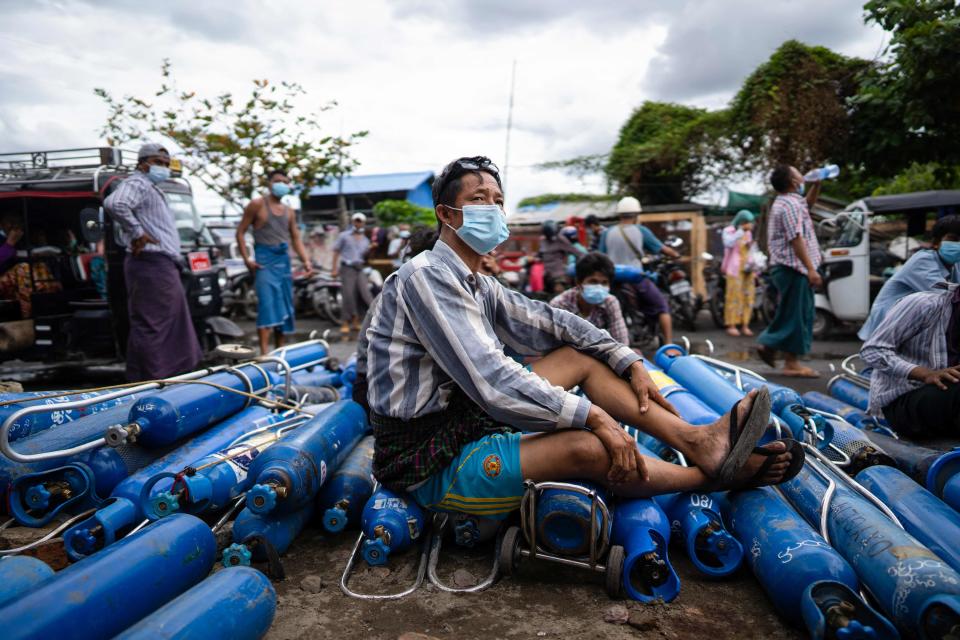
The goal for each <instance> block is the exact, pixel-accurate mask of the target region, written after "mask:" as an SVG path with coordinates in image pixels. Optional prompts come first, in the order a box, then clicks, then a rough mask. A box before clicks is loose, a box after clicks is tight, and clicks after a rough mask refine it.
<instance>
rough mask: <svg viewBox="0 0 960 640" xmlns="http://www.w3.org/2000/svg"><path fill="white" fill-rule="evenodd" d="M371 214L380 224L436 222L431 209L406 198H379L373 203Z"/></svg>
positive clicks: (424, 223)
mask: <svg viewBox="0 0 960 640" xmlns="http://www.w3.org/2000/svg"><path fill="white" fill-rule="evenodd" d="M373 215H374V217H376V219H377V222H379V223H380V224H381V225H382V226H390V225H394V224H400V223H403V222H405V223H407V224H410V225H427V226H431V225H434V224H436V222H437V218H436V216H435V215H434V213H433V209H429V208H427V207H421V206H418V205H415V204H413V203H412V202H410V201H408V200H381V201H380V202H378V203H377V204H375V205H373Z"/></svg>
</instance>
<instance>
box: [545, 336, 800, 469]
mask: <svg viewBox="0 0 960 640" xmlns="http://www.w3.org/2000/svg"><path fill="white" fill-rule="evenodd" d="M532 369H533V371H534V373H536V374H537V375H539V376H541V377H543V378H545V379H546V380H548V381H549V382H551V383H552V384H555V385H558V386H560V387H563V388H564V389H570V388H571V387H574V386H577V385H579V386H580V387H581V388H583V390H584V392H585V393H586V394H587V397H588V398H590V400H591V401H592V402H593V403H594V404H596V405H597V406H599V407H600V408H602V409H603V410H604V411H606V412H607V413H609V414H610V416H612V417H613V418H614V419H616V420H618V421H620V422H624V423H626V424H629V425H631V426H634V427H636V428H637V429H640V430H641V431H644V432H646V433H649V434H650V435H652V436H654V437H655V438H657V439H658V440H660V441H661V442H663V443H665V444H667V445H669V446H671V447H673V448H674V449H677V450H679V451H680V452H681V453H683V455H684V456H685V457H686V458H687V459H688V460H691V461H692V462H693V463H694V464H695V465H696V466H697V467H699V468H700V469H702V470H704V471H705V472H706V473H707V474H708V475H711V476H713V475H715V474H716V473H717V472H718V471H719V469H720V466H721V465H722V464H723V461H724V460H725V459H726V457H727V454H728V453H729V451H730V443H729V416H728V415H725V416H722V417H721V418H720V420H718V421H717V422H716V423H714V424H712V425H703V426H693V425H691V424H688V423H687V422H685V421H684V420H683V419H681V418H679V417H677V416H675V415H673V414H672V413H670V412H669V411H667V410H666V409H664V408H663V407H661V406H660V405H658V404H656V403H655V402H650V407H649V409H648V410H647V411H646V413H641V412H640V401H639V399H638V398H637V396H636V394H635V393H634V391H633V389H632V388H631V387H630V384H629V383H628V382H627V381H626V380H624V379H623V378H620V377H619V376H618V375H617V374H616V373H614V372H613V370H612V369H610V367H608V366H607V365H606V364H604V363H602V362H600V361H599V360H596V359H594V358H591V357H590V356H586V355H584V354H582V353H580V352H578V351H576V350H575V349H571V348H570V347H561V348H560V349H557V350H556V351H553V352H552V353H550V354H548V355H546V356H544V357H543V358H541V359H540V360H538V361H537V362H535V363H533V365H532ZM752 402H753V396H752V395H749V396H747V397H746V398H745V399H744V400H743V401H742V402H741V403H740V405H739V410H740V413H741V415H745V414H746V412H747V411H749V410H750V406H751V405H752ZM754 458H760V456H754ZM786 459H787V460H789V456H787V458H786Z"/></svg>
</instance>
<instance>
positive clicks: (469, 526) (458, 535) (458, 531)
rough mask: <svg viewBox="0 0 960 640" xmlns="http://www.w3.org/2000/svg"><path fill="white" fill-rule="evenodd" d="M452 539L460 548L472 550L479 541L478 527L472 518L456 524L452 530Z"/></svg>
mask: <svg viewBox="0 0 960 640" xmlns="http://www.w3.org/2000/svg"><path fill="white" fill-rule="evenodd" d="M453 539H454V541H455V542H456V543H457V544H458V545H460V546H461V547H468V548H473V546H474V545H475V544H477V540H479V539H480V526H479V525H478V524H477V521H476V520H474V519H473V518H467V519H464V520H461V521H460V522H458V523H457V526H455V527H454V528H453Z"/></svg>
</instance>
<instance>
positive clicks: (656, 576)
mask: <svg viewBox="0 0 960 640" xmlns="http://www.w3.org/2000/svg"><path fill="white" fill-rule="evenodd" d="M640 559H641V560H642V561H643V564H642V565H641V566H640V579H641V580H642V581H643V583H644V584H646V585H647V586H649V587H659V586H660V585H662V584H664V583H666V581H667V579H668V578H669V577H670V569H668V568H667V563H666V562H664V561H663V558H661V557H660V556H659V555H658V554H657V553H655V552H650V553H645V554H643V555H642V556H641V557H640Z"/></svg>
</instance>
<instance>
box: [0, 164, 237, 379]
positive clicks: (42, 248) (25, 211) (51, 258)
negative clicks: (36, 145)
mask: <svg viewBox="0 0 960 640" xmlns="http://www.w3.org/2000/svg"><path fill="white" fill-rule="evenodd" d="M136 157H137V156H136V152H130V151H124V150H121V149H117V148H112V147H98V148H85V149H66V150H57V151H33V152H24V153H6V154H0V228H3V229H4V230H5V231H6V229H8V228H11V227H14V228H19V229H20V230H21V231H22V238H21V239H20V241H19V242H17V244H16V247H15V248H16V253H15V255H14V256H13V257H12V258H11V259H10V260H8V261H7V262H6V263H5V264H3V265H0V362H2V363H5V365H6V366H4V365H0V374H3V373H25V372H28V371H40V370H46V369H53V368H58V367H77V366H94V365H103V364H112V363H116V362H120V361H122V360H123V359H124V355H125V350H126V343H127V334H128V331H129V321H128V313H127V294H126V291H127V290H126V283H125V281H124V274H123V260H124V255H125V248H124V247H123V246H121V245H120V244H119V242H118V238H119V229H118V228H117V227H116V226H115V225H114V223H113V220H112V219H111V218H110V216H109V215H107V214H106V213H105V212H104V210H103V200H104V199H105V198H106V197H107V196H108V195H109V194H110V193H112V192H113V190H114V189H116V188H117V186H118V185H119V184H120V182H121V181H122V180H123V179H124V178H126V177H127V176H128V175H130V174H131V172H132V171H133V168H134V165H135V161H136ZM171 164H172V167H171V168H172V169H173V177H172V178H171V179H170V180H168V181H166V182H163V183H161V184H160V185H158V186H159V188H160V190H161V191H163V192H164V194H165V195H166V197H167V202H168V204H169V205H170V209H171V211H172V212H173V214H174V216H175V217H176V224H177V228H178V230H179V232H180V238H181V247H182V255H183V261H182V266H181V272H182V282H183V286H184V290H185V292H186V295H187V301H188V304H189V308H190V314H191V316H192V318H193V323H194V328H195V330H196V332H197V336H198V338H199V339H200V343H201V345H202V346H203V348H204V349H205V350H211V349H213V348H214V347H216V346H217V345H218V344H220V342H221V341H236V339H237V338H240V337H242V336H243V331H242V330H241V329H240V328H239V327H238V326H237V325H236V324H234V323H233V322H231V321H229V320H227V319H226V318H223V317H221V316H220V315H219V314H220V309H221V296H220V282H218V276H219V277H220V278H222V277H224V276H225V274H224V273H223V271H222V266H221V265H220V264H219V262H218V260H219V255H218V253H219V252H218V251H216V250H215V249H214V246H215V243H214V242H213V239H212V237H210V233H209V230H206V229H205V228H204V227H203V224H202V220H201V218H200V216H199V215H198V213H197V210H196V207H195V206H194V203H193V193H192V190H191V187H190V183H189V182H188V181H187V180H186V179H184V178H182V177H181V175H180V173H181V172H180V170H179V163H178V162H173V163H171ZM5 240H6V238H4V241H5ZM13 359H16V360H18V361H19V362H17V363H16V364H15V365H14V364H10V363H9V362H8V361H10V360H13Z"/></svg>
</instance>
